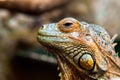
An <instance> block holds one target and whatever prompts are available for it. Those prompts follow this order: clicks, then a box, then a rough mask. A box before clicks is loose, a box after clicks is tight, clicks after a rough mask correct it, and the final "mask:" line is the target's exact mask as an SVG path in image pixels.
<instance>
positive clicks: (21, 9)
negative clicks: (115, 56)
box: [0, 0, 120, 80]
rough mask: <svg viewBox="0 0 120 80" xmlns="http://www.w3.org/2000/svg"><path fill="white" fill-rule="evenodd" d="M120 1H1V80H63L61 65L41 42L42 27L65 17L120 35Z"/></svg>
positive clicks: (119, 41) (117, 50) (118, 40)
mask: <svg viewBox="0 0 120 80" xmlns="http://www.w3.org/2000/svg"><path fill="white" fill-rule="evenodd" d="M119 9H120V1H119V0H0V80H59V76H58V74H59V71H57V62H56V60H55V58H54V57H53V56H52V55H50V54H49V53H48V52H47V51H45V50H44V49H43V48H42V47H41V45H40V44H39V43H38V42H37V40H36V36H37V31H38V29H39V27H40V26H41V25H43V24H46V23H53V22H58V21H59V20H61V19H63V18H65V17H74V18H76V19H78V20H80V21H86V22H88V23H94V24H98V25H101V26H104V27H105V29H106V30H107V31H108V32H109V34H110V35H111V37H112V36H113V35H114V34H116V33H117V34H118V37H117V39H116V41H115V42H117V43H118V45H117V46H116V47H115V49H116V52H117V53H119V52H120V30H119V29H120V10H119Z"/></svg>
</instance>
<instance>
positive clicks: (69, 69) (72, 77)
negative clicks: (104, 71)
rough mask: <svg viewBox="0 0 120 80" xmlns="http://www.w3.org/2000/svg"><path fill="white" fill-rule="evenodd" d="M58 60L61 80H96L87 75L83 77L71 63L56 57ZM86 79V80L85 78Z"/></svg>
mask: <svg viewBox="0 0 120 80" xmlns="http://www.w3.org/2000/svg"><path fill="white" fill-rule="evenodd" d="M56 57H57V60H58V65H59V68H60V71H61V73H60V75H59V76H60V78H61V79H60V80H95V79H92V78H90V77H88V76H87V75H86V76H85V74H84V75H82V74H81V73H80V72H79V71H78V70H77V69H76V68H74V66H73V65H71V64H70V63H69V62H66V61H65V60H64V59H63V58H61V57H60V56H58V55H57V56H56ZM85 77H86V78H85Z"/></svg>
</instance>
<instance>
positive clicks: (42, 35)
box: [38, 33, 64, 37]
mask: <svg viewBox="0 0 120 80" xmlns="http://www.w3.org/2000/svg"><path fill="white" fill-rule="evenodd" d="M38 36H41V37H64V36H62V35H61V36H60V35H49V34H42V33H38Z"/></svg>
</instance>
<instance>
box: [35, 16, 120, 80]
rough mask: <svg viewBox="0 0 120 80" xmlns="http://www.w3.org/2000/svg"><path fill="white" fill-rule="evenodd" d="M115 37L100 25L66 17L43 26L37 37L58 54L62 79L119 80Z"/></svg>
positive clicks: (119, 69)
mask: <svg viewBox="0 0 120 80" xmlns="http://www.w3.org/2000/svg"><path fill="white" fill-rule="evenodd" d="M115 37H116V35H115V36H113V37H112V38H111V37H110V36H109V34H108V33H107V31H106V30H105V29H104V28H103V27H101V26H99V25H95V24H88V23H86V22H80V21H78V20H76V19H74V18H65V19H62V20H61V21H59V22H58V23H51V24H46V25H43V26H41V27H40V29H39V31H38V36H37V39H38V41H39V42H40V44H41V45H43V46H44V47H45V48H46V49H47V50H48V51H50V52H51V53H53V55H54V56H55V57H56V59H57V61H58V65H59V68H60V70H61V74H60V77H61V80H115V79H120V62H119V61H120V59H119V58H118V57H117V56H116V55H117V54H116V52H115V50H114V47H115V45H116V43H114V39H115Z"/></svg>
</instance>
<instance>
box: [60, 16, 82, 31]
mask: <svg viewBox="0 0 120 80" xmlns="http://www.w3.org/2000/svg"><path fill="white" fill-rule="evenodd" d="M58 25H59V28H60V30H61V31H63V32H72V31H75V30H78V28H79V27H80V23H79V21H77V20H76V19H73V18H65V19H63V20H61V21H60V22H59V23H58Z"/></svg>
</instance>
